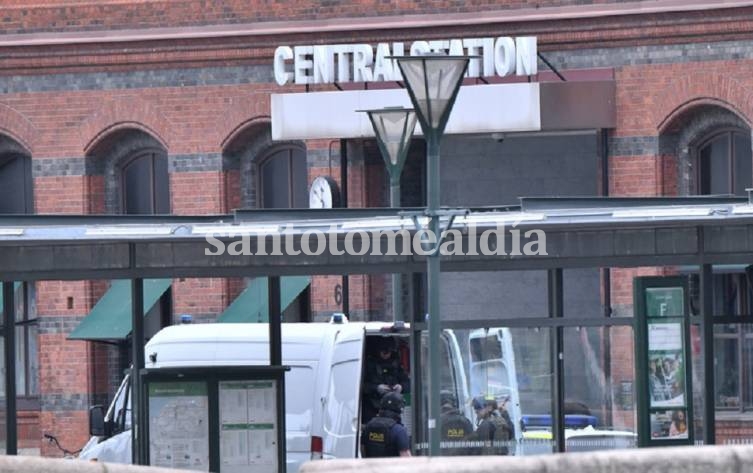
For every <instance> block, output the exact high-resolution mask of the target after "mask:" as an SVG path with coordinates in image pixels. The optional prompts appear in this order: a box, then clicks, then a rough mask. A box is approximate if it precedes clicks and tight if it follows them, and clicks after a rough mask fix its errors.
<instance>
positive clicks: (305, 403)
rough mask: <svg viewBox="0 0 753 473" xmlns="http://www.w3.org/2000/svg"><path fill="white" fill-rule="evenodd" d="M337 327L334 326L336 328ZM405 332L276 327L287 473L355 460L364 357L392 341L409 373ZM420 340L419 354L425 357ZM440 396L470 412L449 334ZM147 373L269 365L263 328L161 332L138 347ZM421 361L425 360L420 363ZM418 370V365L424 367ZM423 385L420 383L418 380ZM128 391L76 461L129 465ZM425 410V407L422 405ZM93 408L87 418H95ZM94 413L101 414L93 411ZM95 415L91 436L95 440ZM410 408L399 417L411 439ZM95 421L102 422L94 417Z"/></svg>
mask: <svg viewBox="0 0 753 473" xmlns="http://www.w3.org/2000/svg"><path fill="white" fill-rule="evenodd" d="M338 322H339V323H338ZM409 336H410V335H409V331H408V328H407V327H406V326H404V325H403V324H402V323H398V324H394V325H393V324H392V323H386V322H367V323H360V322H359V323H348V322H347V319H344V318H333V322H330V323H291V324H282V360H283V364H284V365H287V366H290V368H291V369H290V371H289V372H287V373H286V375H285V428H286V446H287V455H286V458H287V471H288V472H296V471H297V470H298V468H299V466H300V465H301V464H302V463H303V462H305V461H308V460H311V459H317V458H325V459H326V458H355V457H358V456H359V455H360V452H359V442H358V435H359V431H360V427H361V418H360V416H361V402H362V399H361V395H362V392H361V387H362V375H363V373H364V366H365V363H366V361H367V353H372V352H373V351H370V350H372V347H373V344H374V341H375V339H376V338H378V337H394V338H395V341H396V344H397V346H398V349H399V354H400V358H401V360H403V364H404V366H405V367H406V369H407V368H408V367H409V362H408V360H409V352H408V350H409V343H408V342H409ZM425 341H426V340H424V343H423V345H424V349H423V351H424V354H425V353H426V351H425V350H426V343H425ZM442 342H443V347H444V349H442V350H441V351H440V356H441V358H442V360H441V363H442V364H441V366H442V371H441V372H442V378H441V380H442V381H441V387H442V389H446V390H450V391H452V392H453V393H454V394H455V395H456V397H457V399H458V400H459V401H460V402H461V406H463V407H465V408H466V413H467V415H468V417H469V418H472V417H471V416H470V415H469V414H470V413H469V412H468V410H469V409H470V406H469V402H467V401H468V396H469V394H468V388H467V386H468V385H467V380H466V374H465V367H464V363H463V357H462V355H461V351H460V347H459V345H458V341H457V340H456V338H455V335H454V333H453V332H452V331H451V330H444V331H443V332H442ZM145 359H146V368H149V369H153V368H173V367H206V366H231V365H267V364H269V327H268V325H267V324H186V325H175V326H170V327H166V328H164V329H162V330H161V331H160V332H158V333H157V334H156V335H155V336H154V337H153V338H152V339H151V340H150V341H149V343H147V345H146V347H145ZM424 359H425V358H424ZM423 365H424V369H425V365H426V364H425V363H423ZM424 379H425V377H424ZM129 395H130V389H129V381H128V379H126V380H125V381H124V382H123V384H122V385H121V387H120V389H119V390H118V392H117V395H116V397H115V399H114V400H113V402H112V403H111V405H110V407H109V408H108V410H107V413H106V414H105V415H104V429H103V431H104V433H105V435H101V436H97V437H93V438H92V439H91V440H90V441H89V442H88V443H87V445H86V446H85V447H84V449H83V450H82V452H81V454H80V455H79V458H83V459H94V458H96V459H98V460H100V461H109V462H119V463H130V459H131V434H130V430H129V429H130V405H131V404H130V396H129ZM424 405H425V403H424ZM97 409H98V408H97V407H96V406H95V407H94V408H92V414H93V413H94V412H96V411H97ZM99 412H100V413H101V407H99ZM96 418H97V416H96V415H92V416H91V418H90V424H92V425H90V427H92V430H93V434H94V433H95V432H96V433H102V426H101V425H96V424H98V423H99V424H101V422H97V421H96V420H93V419H96ZM410 418H411V414H410V411H409V408H407V409H406V412H405V413H404V415H403V419H404V421H405V422H406V424H407V425H406V427H408V428H409V431H410V425H409V424H410V422H409V421H410ZM100 419H101V415H100Z"/></svg>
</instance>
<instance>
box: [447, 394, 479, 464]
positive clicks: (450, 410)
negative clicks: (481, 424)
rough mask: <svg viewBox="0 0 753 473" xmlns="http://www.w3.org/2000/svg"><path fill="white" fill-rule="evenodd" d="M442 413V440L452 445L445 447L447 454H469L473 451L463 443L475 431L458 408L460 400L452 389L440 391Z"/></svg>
mask: <svg viewBox="0 0 753 473" xmlns="http://www.w3.org/2000/svg"><path fill="white" fill-rule="evenodd" d="M439 401H440V405H441V406H442V415H441V417H440V419H439V424H440V426H441V429H442V431H441V433H442V440H443V441H445V442H448V443H450V445H451V446H449V447H447V448H443V449H442V452H443V453H444V454H446V455H469V454H471V453H472V452H471V451H469V450H468V449H467V448H465V447H464V446H463V445H462V443H463V442H464V441H465V440H466V438H467V437H468V436H469V435H471V434H472V433H473V424H472V423H471V421H470V420H468V418H467V417H466V416H464V415H463V414H461V413H460V410H458V400H457V398H456V397H455V395H454V394H453V393H452V392H451V391H447V390H442V391H441V392H440V393H439Z"/></svg>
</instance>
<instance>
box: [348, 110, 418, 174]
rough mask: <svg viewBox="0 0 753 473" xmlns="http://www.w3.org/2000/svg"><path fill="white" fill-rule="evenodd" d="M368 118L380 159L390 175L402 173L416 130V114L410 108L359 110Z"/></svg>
mask: <svg viewBox="0 0 753 473" xmlns="http://www.w3.org/2000/svg"><path fill="white" fill-rule="evenodd" d="M359 112H365V113H367V114H368V116H369V120H370V121H371V125H372V127H373V128H374V134H375V135H376V140H377V144H378V145H379V150H380V151H381V152H382V158H383V159H384V162H385V164H386V165H387V168H388V170H389V172H390V175H392V174H393V173H394V172H397V173H398V174H397V175H398V176H399V173H400V171H402V168H403V164H404V163H405V158H406V156H407V154H408V148H409V147H410V139H411V137H412V136H413V131H414V130H415V128H416V112H415V110H413V109H412V108H403V107H385V108H380V109H374V110H359Z"/></svg>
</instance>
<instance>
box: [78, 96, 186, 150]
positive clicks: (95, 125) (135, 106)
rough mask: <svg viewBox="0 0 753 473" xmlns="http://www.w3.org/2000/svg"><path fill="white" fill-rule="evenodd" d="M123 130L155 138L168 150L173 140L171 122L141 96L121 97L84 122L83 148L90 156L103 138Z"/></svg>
mask: <svg viewBox="0 0 753 473" xmlns="http://www.w3.org/2000/svg"><path fill="white" fill-rule="evenodd" d="M124 128H130V129H133V128H135V129H138V130H141V131H143V132H145V133H147V134H149V135H151V136H153V137H154V138H155V139H156V140H157V141H159V142H160V143H161V144H162V146H163V147H164V148H165V149H167V150H169V149H170V143H171V142H172V141H173V137H174V130H173V126H172V123H171V122H170V121H169V120H168V119H167V117H165V115H163V114H162V112H160V111H159V110H158V109H157V108H156V107H154V106H153V105H152V104H150V103H149V102H147V101H146V100H143V99H140V98H138V97H121V98H118V99H113V100H108V101H106V102H105V103H104V104H103V105H102V106H101V107H100V108H99V109H98V110H97V111H95V112H94V113H93V114H91V115H90V116H89V117H88V118H86V119H85V120H84V122H83V123H82V124H81V128H80V136H81V148H82V149H83V150H84V152H85V153H88V152H89V151H91V150H92V149H93V148H94V147H95V146H96V145H97V143H99V142H100V141H101V140H102V139H103V138H105V137H107V136H108V135H110V134H111V133H112V132H115V131H118V130H121V129H124Z"/></svg>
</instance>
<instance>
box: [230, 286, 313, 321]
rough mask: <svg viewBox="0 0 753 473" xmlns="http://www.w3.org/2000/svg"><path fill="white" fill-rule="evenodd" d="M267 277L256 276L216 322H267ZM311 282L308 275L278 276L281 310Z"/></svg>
mask: <svg viewBox="0 0 753 473" xmlns="http://www.w3.org/2000/svg"><path fill="white" fill-rule="evenodd" d="M267 281H268V280H267V278H256V279H254V280H253V281H251V284H249V286H248V287H247V288H246V289H245V290H244V291H243V292H241V293H240V295H239V296H238V297H237V298H236V299H235V300H234V301H233V303H232V304H230V306H228V308H227V309H226V310H225V312H223V313H222V314H221V315H220V317H219V318H218V319H217V321H218V322H267V321H268V320H269V304H268V303H267V298H268V295H269V294H268V291H269V289H268V284H267ZM309 284H311V278H310V277H309V276H286V277H281V278H280V299H281V300H280V307H281V308H282V310H285V309H287V307H288V306H289V305H290V304H291V303H292V302H293V301H294V300H295V298H296V297H298V295H299V294H300V293H302V292H303V291H304V290H305V289H306V288H307V287H308V286H309Z"/></svg>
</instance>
